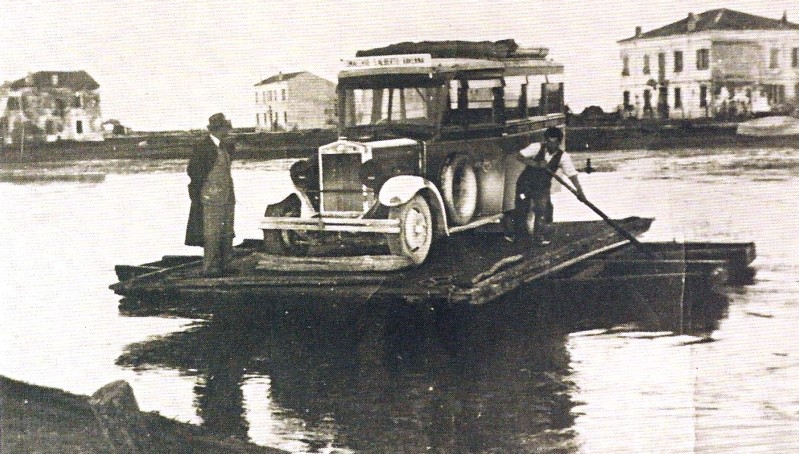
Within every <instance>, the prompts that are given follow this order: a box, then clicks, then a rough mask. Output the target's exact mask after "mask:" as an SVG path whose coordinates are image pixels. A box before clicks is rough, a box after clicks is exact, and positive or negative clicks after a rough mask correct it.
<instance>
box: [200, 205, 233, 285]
mask: <svg viewBox="0 0 799 454" xmlns="http://www.w3.org/2000/svg"><path fill="white" fill-rule="evenodd" d="M234 212H235V205H234V204H233V203H208V202H204V203H203V238H204V242H205V244H204V247H205V249H204V252H205V253H204V255H203V272H204V273H220V272H223V271H224V270H225V264H226V263H227V262H229V261H230V259H231V253H232V250H233V236H234V233H233V216H234Z"/></svg>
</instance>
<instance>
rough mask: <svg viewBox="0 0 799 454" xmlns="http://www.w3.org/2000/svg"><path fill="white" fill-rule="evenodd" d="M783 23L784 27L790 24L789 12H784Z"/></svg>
mask: <svg viewBox="0 0 799 454" xmlns="http://www.w3.org/2000/svg"><path fill="white" fill-rule="evenodd" d="M782 23H783V25H784V24H787V23H788V11H783V12H782Z"/></svg>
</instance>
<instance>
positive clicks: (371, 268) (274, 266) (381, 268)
mask: <svg viewBox="0 0 799 454" xmlns="http://www.w3.org/2000/svg"><path fill="white" fill-rule="evenodd" d="M255 255H256V258H257V260H258V265H256V267H255V269H256V270H268V271H283V272H291V271H297V272H303V271H321V272H329V271H331V270H336V271H338V272H342V273H346V272H354V271H357V272H386V271H396V270H401V269H403V268H408V267H409V266H412V265H413V262H412V261H411V260H410V259H408V258H407V257H400V256H396V255H356V256H342V257H287V256H282V255H271V254H266V253H260V252H257V253H255Z"/></svg>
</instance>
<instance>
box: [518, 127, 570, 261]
mask: <svg viewBox="0 0 799 454" xmlns="http://www.w3.org/2000/svg"><path fill="white" fill-rule="evenodd" d="M562 140H563V131H562V130H561V129H560V128H556V127H550V128H547V129H546V131H545V132H544V142H542V143H541V145H540V147H539V149H538V150H536V149H535V148H536V147H535V144H531V145H529V146H527V147H525V148H523V149H522V150H521V151H519V153H518V154H517V155H516V159H518V160H519V161H521V162H523V163H524V164H525V165H526V167H525V169H524V171H522V173H521V175H519V178H518V179H517V180H516V199H515V204H514V208H513V210H511V211H509V212H507V213H506V214H505V217H504V218H503V227H504V230H505V239H506V240H508V241H515V240H516V239H517V238H520V237H521V236H523V235H527V234H528V233H529V227H528V224H527V217H528V215H529V212H530V209H532V210H533V214H534V216H535V218H534V222H533V241H534V242H535V243H536V244H538V245H541V246H546V245H548V244H549V238H548V233H549V224H551V223H552V212H553V207H552V200H551V198H550V186H551V185H552V175H554V174H555V172H556V171H557V170H558V169H560V170H561V171H563V173H564V174H566V176H567V177H569V179H570V180H571V182H572V184H573V185H574V187H575V188H577V189H576V191H577V193H578V194H579V195H578V197H581V198H585V196H584V195H583V189H582V186H581V185H580V180H579V178H578V176H577V175H578V174H579V172H578V171H577V169H576V168H575V167H574V163H573V162H572V160H571V157H570V156H569V154H568V153H566V152H565V151H563V150H561V149H560V142H561V141H562Z"/></svg>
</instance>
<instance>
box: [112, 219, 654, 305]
mask: <svg viewBox="0 0 799 454" xmlns="http://www.w3.org/2000/svg"><path fill="white" fill-rule="evenodd" d="M652 221H653V220H652V219H649V218H638V217H630V218H626V219H622V220H619V221H617V222H618V224H619V225H620V226H621V227H623V228H624V229H626V230H627V231H629V232H631V233H632V234H634V235H640V234H641V233H643V232H645V231H647V230H648V229H649V227H650V225H651V223H652ZM553 226H554V230H555V231H554V234H553V235H552V239H553V241H552V243H551V244H550V245H548V246H545V247H540V246H536V245H534V244H533V242H532V241H531V240H530V239H522V240H520V241H517V242H514V243H508V242H506V241H504V240H503V238H502V234H501V233H500V232H499V231H497V230H496V229H493V231H492V229H491V227H493V226H489V227H488V228H485V229H481V230H475V231H470V232H463V233H461V234H459V235H455V236H452V237H449V238H447V239H446V240H445V241H442V242H441V243H440V244H438V245H437V248H436V250H434V252H433V253H432V254H430V256H429V257H428V259H427V260H426V261H425V262H424V263H423V264H422V265H418V266H407V267H401V268H399V269H393V270H387V271H381V268H383V267H384V266H386V263H387V262H388V265H387V266H386V268H397V267H398V266H397V264H396V263H395V262H392V261H396V260H403V259H402V258H401V257H394V256H389V255H369V254H359V255H354V256H342V255H341V254H340V253H336V252H335V251H334V252H330V251H328V253H327V254H324V253H323V254H316V256H314V257H307V258H299V257H284V256H273V255H269V254H265V253H263V252H261V250H260V242H259V241H255V240H248V241H245V242H244V243H242V244H241V245H239V246H237V247H236V248H234V249H235V250H236V252H235V255H236V256H235V258H234V260H233V263H232V267H233V268H234V271H233V272H232V273H231V274H230V275H228V276H224V277H219V278H205V277H202V274H201V270H202V260H201V258H200V257H173V258H170V257H164V259H163V260H162V261H161V262H153V263H152V264H145V265H140V266H133V267H131V266H126V265H120V266H117V275H118V276H119V279H120V282H118V283H116V284H113V285H112V286H111V289H112V290H114V292H116V293H117V294H119V295H122V296H126V297H131V298H143V299H146V298H169V299H175V298H179V299H183V298H197V297H204V296H214V295H229V296H243V297H247V298H252V297H263V299H259V301H258V302H259V303H263V304H268V302H269V298H292V299H298V300H300V301H307V302H309V303H311V302H324V301H347V300H350V299H353V298H357V299H358V300H359V301H363V300H364V299H369V298H373V299H376V298H392V299H401V300H405V301H408V302H418V301H421V300H427V299H439V300H440V299H443V300H446V301H448V302H449V303H452V304H473V305H474V304H483V303H487V302H489V301H491V300H493V299H495V298H498V297H500V296H502V295H504V294H506V293H508V292H511V291H513V290H515V289H517V288H519V287H520V286H522V285H525V284H527V283H530V282H533V281H535V280H536V279H540V278H542V277H545V276H549V275H552V274H553V273H555V272H557V271H559V270H563V269H565V268H567V267H569V266H571V265H574V264H576V263H579V262H581V261H584V260H586V259H589V258H592V257H595V256H598V255H600V254H602V253H603V252H609V251H613V250H617V249H620V248H623V247H624V246H627V245H628V244H629V241H628V240H626V239H624V238H623V237H622V236H620V235H619V233H618V232H617V231H616V230H615V229H613V228H611V226H609V225H608V224H606V223H605V222H603V221H585V222H564V223H555V224H553ZM375 248H376V249H377V250H373V251H370V252H376V253H379V252H381V251H380V250H379V248H380V246H376V247H375ZM385 253H387V250H386V251H384V252H383V254H385ZM320 255H321V256H320ZM400 265H401V264H400Z"/></svg>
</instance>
